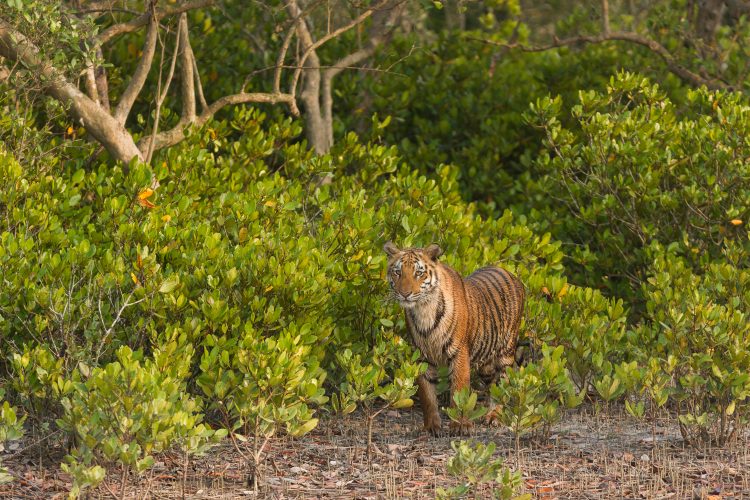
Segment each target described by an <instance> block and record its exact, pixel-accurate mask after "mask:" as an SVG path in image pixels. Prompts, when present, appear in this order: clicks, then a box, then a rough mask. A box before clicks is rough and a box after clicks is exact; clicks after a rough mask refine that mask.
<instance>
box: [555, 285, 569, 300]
mask: <svg viewBox="0 0 750 500" xmlns="http://www.w3.org/2000/svg"><path fill="white" fill-rule="evenodd" d="M567 293H568V284H567V283H565V286H563V287H562V289H560V291H559V292H557V296H558V297H559V298H563V297H565V295H567Z"/></svg>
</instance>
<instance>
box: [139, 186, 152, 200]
mask: <svg viewBox="0 0 750 500" xmlns="http://www.w3.org/2000/svg"><path fill="white" fill-rule="evenodd" d="M152 194H154V190H153V189H151V188H146V189H144V190H143V191H141V192H140V193H138V199H139V200H145V199H146V198H149V197H150V196H151V195H152Z"/></svg>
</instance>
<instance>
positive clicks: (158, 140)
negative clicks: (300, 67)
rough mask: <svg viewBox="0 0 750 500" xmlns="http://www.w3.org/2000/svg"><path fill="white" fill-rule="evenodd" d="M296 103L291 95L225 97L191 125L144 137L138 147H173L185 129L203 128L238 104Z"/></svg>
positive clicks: (243, 94)
mask: <svg viewBox="0 0 750 500" xmlns="http://www.w3.org/2000/svg"><path fill="white" fill-rule="evenodd" d="M293 102H294V97H293V96H292V95H291V94H268V93H263V92H254V93H246V92H242V93H239V94H232V95H228V96H224V97H222V98H221V99H218V100H216V101H214V102H213V103H211V105H210V106H208V108H207V109H206V110H205V111H204V112H203V113H201V114H200V115H198V116H197V117H196V118H195V120H193V122H191V123H186V122H184V121H182V120H181V121H180V123H178V124H177V125H176V126H175V127H174V128H172V129H171V130H167V131H165V132H161V133H159V134H156V135H151V136H148V137H144V138H143V139H141V140H140V141H138V147H139V148H141V150H143V149H144V148H146V147H147V145H150V144H153V146H152V148H153V150H152V152H153V151H157V150H159V149H162V148H166V147H169V146H173V145H175V144H177V143H178V142H180V141H181V140H183V139H184V138H185V129H186V128H187V127H188V126H189V125H191V124H192V125H195V126H196V127H202V126H203V125H205V124H206V122H208V120H210V119H211V118H212V117H213V116H214V115H215V114H216V113H217V112H218V111H219V110H221V109H222V108H224V107H226V106H231V105H236V104H248V103H268V104H278V103H286V104H288V105H289V106H290V107H291V105H292V103H293Z"/></svg>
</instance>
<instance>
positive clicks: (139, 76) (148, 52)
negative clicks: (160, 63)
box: [115, 3, 159, 124]
mask: <svg viewBox="0 0 750 500" xmlns="http://www.w3.org/2000/svg"><path fill="white" fill-rule="evenodd" d="M151 8H152V11H151V14H152V15H151V20H150V22H149V23H148V30H147V31H146V41H145V42H143V55H142V56H141V60H140V61H138V66H136V68H135V72H134V73H133V77H132V78H131V79H130V83H128V87H127V88H126V89H125V92H123V94H122V97H121V98H120V103H119V104H118V105H117V109H115V119H116V120H117V121H118V122H120V123H122V124H124V123H125V122H126V121H127V119H128V114H130V110H131V109H132V107H133V104H134V103H135V100H136V99H137V98H138V95H139V94H140V93H141V90H143V85H144V84H145V83H146V78H147V77H148V74H149V72H150V71H151V65H152V64H153V61H154V53H155V52H156V39H157V34H158V30H159V23H158V21H157V20H156V16H155V15H153V14H154V12H153V3H151Z"/></svg>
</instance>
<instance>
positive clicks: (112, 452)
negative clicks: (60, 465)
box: [58, 337, 226, 495]
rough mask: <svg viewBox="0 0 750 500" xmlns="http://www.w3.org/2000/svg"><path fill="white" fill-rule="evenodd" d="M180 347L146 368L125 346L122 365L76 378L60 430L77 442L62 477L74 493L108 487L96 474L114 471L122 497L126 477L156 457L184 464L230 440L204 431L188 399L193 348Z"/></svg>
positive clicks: (161, 353) (157, 355)
mask: <svg viewBox="0 0 750 500" xmlns="http://www.w3.org/2000/svg"><path fill="white" fill-rule="evenodd" d="M182 341H183V342H184V337H183V339H182ZM183 342H181V344H182V345H181V346H179V347H178V342H177V341H176V340H175V341H172V342H170V343H169V344H167V345H165V346H164V347H163V348H161V349H158V350H156V351H155V352H154V356H153V359H146V360H143V359H142V356H141V355H140V354H139V353H134V352H133V351H131V350H130V349H129V348H128V347H126V346H123V347H121V348H120V349H118V351H117V361H114V362H112V363H108V364H107V365H106V366H104V367H101V368H94V369H93V370H92V371H91V373H82V372H81V370H80V369H77V370H76V371H74V373H73V374H72V380H73V386H72V389H71V390H70V393H69V394H68V395H66V396H65V397H63V399H62V406H63V408H64V415H63V416H62V418H61V419H60V420H58V425H59V426H60V428H61V429H62V430H64V431H67V432H68V433H70V434H71V435H72V436H74V448H73V450H72V452H71V453H70V455H69V456H68V457H67V458H66V464H64V469H65V470H66V471H68V472H70V473H71V475H72V476H73V479H74V483H73V489H74V490H75V491H80V490H81V489H82V488H84V487H87V486H96V483H97V482H99V481H101V480H102V479H104V474H103V473H102V472H100V471H102V469H101V468H100V467H97V466H100V465H104V466H111V465H113V464H117V465H119V466H120V468H121V470H122V478H123V479H122V481H123V482H122V483H121V486H120V487H121V491H120V494H121V495H124V487H125V483H124V481H125V478H126V477H127V475H128V473H129V472H130V471H133V472H137V473H141V472H143V471H145V470H146V469H148V468H149V467H151V466H152V465H153V463H154V459H153V454H154V453H159V452H162V451H165V450H167V449H170V448H176V449H178V450H180V451H182V452H183V453H184V454H185V455H186V456H187V455H189V454H192V453H200V452H203V451H205V450H206V449H207V447H208V446H209V445H210V443H211V442H212V441H215V440H216V439H218V438H221V437H223V436H225V435H226V431H223V430H219V431H213V430H212V429H211V428H210V427H208V426H206V425H205V424H203V423H201V420H202V419H203V416H202V413H201V411H200V410H201V408H200V405H199V403H198V402H197V401H196V400H195V399H194V398H193V397H191V396H190V395H189V394H188V393H187V391H186V387H185V380H186V376H187V372H188V370H189V367H190V358H191V356H192V348H191V347H190V346H185V345H184V343H183ZM84 371H85V370H84ZM186 466H187V464H186ZM92 473H94V474H95V479H93V480H92V477H91V475H92Z"/></svg>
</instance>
